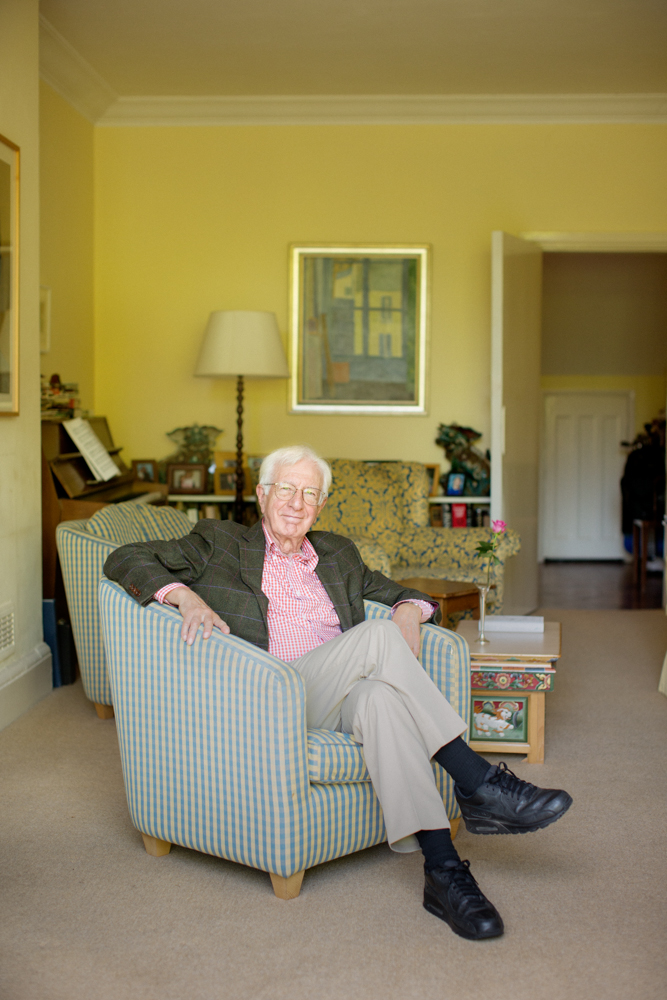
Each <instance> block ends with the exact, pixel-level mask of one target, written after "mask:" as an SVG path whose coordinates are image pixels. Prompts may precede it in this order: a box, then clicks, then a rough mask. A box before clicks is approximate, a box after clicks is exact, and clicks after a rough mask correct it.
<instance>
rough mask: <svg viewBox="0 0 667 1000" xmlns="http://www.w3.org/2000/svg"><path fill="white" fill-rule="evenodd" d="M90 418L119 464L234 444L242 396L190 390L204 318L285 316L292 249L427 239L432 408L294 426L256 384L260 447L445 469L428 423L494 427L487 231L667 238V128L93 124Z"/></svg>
mask: <svg viewBox="0 0 667 1000" xmlns="http://www.w3.org/2000/svg"><path fill="white" fill-rule="evenodd" d="M95 143H96V154H95V156H96V195H95V201H96V215H95V225H96V260H95V268H96V334H95V337H96V340H95V352H96V355H95V356H96V367H95V387H96V388H95V393H96V395H95V406H96V410H97V412H98V413H104V414H106V415H107V416H108V417H109V419H110V422H111V427H112V429H113V432H114V435H115V437H116V439H117V441H118V443H121V444H124V445H125V446H126V448H127V451H126V457H160V456H162V455H164V454H166V453H167V452H168V451H169V450H170V447H169V442H168V440H167V439H166V438H165V437H164V433H165V432H166V431H168V430H171V429H172V428H174V427H177V426H180V425H183V424H189V423H192V422H193V421H195V420H196V421H199V422H210V423H215V424H217V425H218V426H220V427H223V428H224V429H225V434H224V435H223V437H222V438H221V439H220V446H221V447H224V448H232V447H233V441H234V386H233V384H232V383H231V382H222V381H220V382H214V381H208V380H199V379H197V380H195V379H194V377H193V376H192V371H193V367H194V364H195V359H196V355H197V350H198V346H199V342H200V338H201V335H202V331H203V328H204V324H205V322H206V318H207V316H208V313H209V311H210V310H211V309H224V308H240V309H268V310H272V311H275V312H276V314H277V316H278V321H279V324H280V327H281V329H282V330H283V332H285V333H286V330H287V299H288V282H287V277H288V269H287V248H288V244H289V243H290V242H292V241H314V242H319V241H325V242H330V243H335V242H343V243H344V242H351V243H354V242H366V241H368V242H402V241H405V242H411V243H420V242H424V243H430V244H431V245H432V246H433V272H432V275H433V281H432V297H431V304H432V314H431V317H432V318H431V353H430V367H429V379H428V382H429V415H428V416H426V417H409V416H405V417H400V416H399V417H393V416H386V417H364V416H361V417H359V416H340V417H338V416H336V417H331V416H310V415H289V414H288V413H287V407H286V392H287V390H286V385H285V384H284V383H266V382H263V383H255V384H252V383H250V384H249V386H248V392H247V418H246V441H247V444H248V447H249V449H250V450H252V451H268V450H269V449H270V448H272V447H275V446H278V445H281V444H286V443H288V442H293V441H307V442H309V443H311V444H312V445H313V446H314V447H315V448H317V449H319V450H320V451H321V452H323V453H324V454H326V455H329V456H335V455H339V456H349V457H357V458H359V457H368V458H414V459H417V460H421V461H438V460H442V457H443V456H442V451H441V449H439V448H438V447H436V446H435V445H434V444H433V438H434V436H435V432H436V427H437V424H438V423H439V422H441V421H452V420H457V421H459V422H461V423H469V424H472V425H473V426H474V427H477V428H479V429H480V430H482V431H484V433H485V435H486V437H485V440H484V441H483V442H482V444H483V445H484V446H485V445H487V444H488V443H489V442H488V431H489V365H490V356H489V355H490V350H489V343H490V334H489V296H490V290H489V256H490V254H489V246H490V233H491V230H493V229H497V228H502V229H506V230H508V231H510V232H514V233H519V232H522V231H527V230H562V231H577V230H580V231H586V230H587V231H600V230H631V231H634V230H667V187H666V186H665V184H664V164H665V153H666V152H667V128H665V127H663V126H649V125H633V126H630V125H628V126H621V125H614V126H606V125H597V126H576V125H571V126H570V125H553V126H546V125H545V126H541V125H521V126H508V125H499V126H495V125H480V126H474V125H470V126H468V125H466V126H372V127H362V126H350V127H342V126H341V127H337V126H336V127H315V126H312V127H306V126H301V127H232V128H203V127H194V128H162V127H160V128H98V129H96V135H95Z"/></svg>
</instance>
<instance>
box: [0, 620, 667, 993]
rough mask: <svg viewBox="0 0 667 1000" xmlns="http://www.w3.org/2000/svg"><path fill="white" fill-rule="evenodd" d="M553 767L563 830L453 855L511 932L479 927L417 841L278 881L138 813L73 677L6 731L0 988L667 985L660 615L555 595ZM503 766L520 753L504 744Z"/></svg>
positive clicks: (0, 760)
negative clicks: (477, 937) (443, 913)
mask: <svg viewBox="0 0 667 1000" xmlns="http://www.w3.org/2000/svg"><path fill="white" fill-rule="evenodd" d="M549 617H550V618H552V619H559V620H561V621H562V622H563V624H564V656H563V659H562V661H561V665H560V668H559V673H558V677H557V683H556V691H555V692H554V693H553V694H551V695H549V696H548V697H547V744H546V763H545V764H544V765H528V764H525V763H522V762H521V758H518V757H514V758H513V759H514V761H515V766H516V770H517V771H518V773H519V774H520V775H521V776H523V777H526V778H528V777H530V779H531V780H534V781H536V782H537V783H541V784H544V785H563V786H564V787H566V788H568V789H569V790H570V792H571V793H572V794H573V796H574V800H575V802H574V805H573V807H572V809H571V810H570V812H569V813H568V814H567V816H566V817H564V818H563V819H562V820H561V821H560V822H559V823H557V824H556V825H555V826H553V827H551V828H549V829H548V830H544V831H541V832H539V833H536V834H532V835H529V836H522V837H472V836H470V835H468V834H466V833H465V832H463V833H462V834H461V835H460V837H459V840H458V846H459V850H460V851H461V853H462V855H463V856H464V857H469V858H470V859H471V861H472V863H473V871H474V872H475V873H476V875H477V877H478V879H479V881H480V883H481V886H482V888H483V889H484V891H485V892H486V893H487V894H488V896H489V897H490V898H491V899H492V900H493V901H494V902H495V903H496V905H497V906H498V908H499V909H500V911H501V913H502V915H503V918H504V920H505V924H506V928H507V930H506V934H505V936H504V937H503V938H501V939H498V940H495V941H486V942H480V943H477V942H467V941H464V940H462V939H461V938H458V937H456V936H455V935H454V934H453V933H452V932H451V931H450V930H449V928H448V927H447V926H446V925H445V924H443V923H442V922H441V921H439V920H437V919H436V918H435V917H432V916H430V915H429V914H427V913H426V911H425V910H423V909H422V906H421V889H422V877H421V862H420V855H417V854H414V855H397V854H392V853H391V852H390V851H389V850H388V848H387V847H386V846H384V845H383V846H380V847H376V848H373V849H371V850H368V851H364V852H361V853H360V854H357V855H354V856H352V857H349V858H344V859H342V860H340V861H335V862H331V863H329V864H327V865H323V866H321V867H319V868H316V869H313V870H312V871H310V872H309V873H307V874H306V877H305V880H304V884H303V891H302V893H301V896H300V898H299V899H297V900H294V901H292V902H282V901H279V900H277V899H276V898H275V897H274V896H273V893H272V890H271V886H270V882H269V878H268V876H267V875H265V874H263V873H261V872H257V871H253V870H249V869H247V868H243V867H241V866H238V865H234V864H231V863H229V862H225V861H221V860H219V859H216V858H211V857H206V856H204V855H201V854H196V853H194V852H192V851H187V850H183V849H179V848H175V849H173V850H172V853H171V854H170V855H169V856H168V857H166V858H161V859H154V858H150V857H148V855H147V854H146V853H145V852H144V849H143V846H142V843H141V838H140V836H139V834H138V833H136V831H134V830H133V829H132V827H131V825H130V822H129V819H128V815H127V809H126V806H125V799H124V793H123V785H122V779H121V771H120V763H119V756H118V749H117V744H116V737H115V729H114V723H113V722H101V721H100V720H98V718H97V716H96V715H95V713H94V711H93V708H92V706H91V705H90V704H89V703H88V702H86V700H85V698H84V697H83V694H82V691H81V688H80V685H76V686H75V687H73V688H62V689H61V690H59V691H56V692H54V693H53V694H52V695H51V696H50V697H48V698H47V699H46V700H44V701H43V702H41V703H40V704H39V705H38V706H37V707H36V708H35V709H33V710H32V711H31V712H29V713H28V714H27V715H26V716H24V717H23V718H22V719H19V720H18V721H17V722H16V723H14V725H12V726H10V727H9V728H8V729H6V730H4V731H3V732H2V733H0V802H1V803H2V805H1V806H0V809H1V813H0V878H1V880H2V901H1V903H0V948H1V956H0V997H1V998H2V1000H149V998H150V1000H190V998H192V1000H213V998H219V997H220V998H229V1000H288V998H289V1000H302V998H303V1000H305V998H309V1000H310V998H314V997H316V998H318V1000H329V998H331V1000H333V998H340V997H344V998H346V1000H383V998H388V1000H413V998H415V1000H417V998H420V1000H421V998H423V1000H453V998H459V997H468V998H471V1000H472V998H475V1000H482V998H484V1000H487V998H494V1000H495V998H499V997H509V998H512V1000H529V998H531V1000H532V998H535V1000H664V998H665V996H666V995H667V986H666V982H667V980H666V979H665V973H666V971H667V970H666V969H665V961H664V956H665V937H666V933H667V919H666V918H667V912H666V911H667V907H666V904H665V899H666V897H667V879H666V875H667V857H666V851H665V827H666V823H667V805H666V801H665V784H666V776H667V761H666V756H667V727H666V722H667V698H665V697H664V696H663V695H660V694H658V692H657V684H658V678H659V674H660V668H661V665H662V661H663V657H664V653H665V649H666V648H667V622H666V620H665V616H664V614H663V613H662V612H660V611H561V612H551V613H550V614H549ZM510 760H511V758H510Z"/></svg>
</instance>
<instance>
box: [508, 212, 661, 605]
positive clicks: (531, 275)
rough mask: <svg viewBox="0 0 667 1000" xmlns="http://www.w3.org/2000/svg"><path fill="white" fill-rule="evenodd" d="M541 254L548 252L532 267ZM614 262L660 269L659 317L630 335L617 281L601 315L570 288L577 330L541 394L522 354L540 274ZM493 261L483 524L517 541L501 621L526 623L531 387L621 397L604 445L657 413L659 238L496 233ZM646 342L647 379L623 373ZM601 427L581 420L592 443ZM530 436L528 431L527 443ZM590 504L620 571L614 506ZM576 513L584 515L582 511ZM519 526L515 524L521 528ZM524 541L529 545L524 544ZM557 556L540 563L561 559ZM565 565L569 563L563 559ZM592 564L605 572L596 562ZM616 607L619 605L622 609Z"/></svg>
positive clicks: (533, 457) (531, 363) (534, 359)
mask: <svg viewBox="0 0 667 1000" xmlns="http://www.w3.org/2000/svg"><path fill="white" fill-rule="evenodd" d="M544 251H547V252H546V253H544V257H543V258H542V260H540V257H542V254H543V252H544ZM594 257H595V258H598V260H597V263H596V262H595V261H593V258H594ZM623 257H625V258H634V261H633V262H631V263H632V266H631V267H630V271H631V272H632V271H636V270H637V265H639V264H640V262H639V259H638V258H640V257H643V258H645V259H646V260H648V259H649V258H652V260H653V265H654V270H655V267H656V266H657V267H658V269H660V268H663V273H664V275H665V280H664V281H663V283H662V286H661V289H660V294H659V305H658V307H657V309H658V312H660V309H662V313H661V314H660V316H657V318H656V316H655V315H654V316H653V319H650V317H649V319H650V322H649V323H648V327H647V323H646V322H645V320H646V316H645V315H643V318H642V316H640V320H641V321H640V322H639V323H635V324H634V326H633V325H632V310H630V312H628V303H627V301H626V302H623V299H622V295H619V292H621V291H622V287H621V286H622V284H623V282H622V281H621V282H619V281H618V280H617V278H616V277H613V278H612V280H611V281H609V280H608V281H607V286H608V287H607V291H606V293H605V295H604V298H603V301H602V305H603V307H604V308H602V307H601V305H600V302H598V303H597V304H596V302H595V295H594V294H589V292H588V291H587V289H586V287H585V285H586V282H583V284H582V282H580V283H579V287H578V289H575V292H576V294H574V295H566V296H565V299H564V300H563V301H564V302H565V304H566V306H567V307H568V308H569V307H570V306H571V305H572V304H573V302H574V300H576V299H577V296H578V297H579V304H580V305H581V302H582V299H583V301H584V304H585V308H584V309H583V311H581V310H580V316H579V321H578V324H575V325H574V326H573V327H571V328H570V329H569V334H568V336H567V337H565V336H562V337H561V338H560V340H561V343H560V347H561V355H562V356H563V357H565V359H566V361H567V363H568V367H561V368H560V370H558V369H556V371H555V372H554V370H553V369H552V370H551V373H550V374H549V375H548V384H547V385H545V376H544V374H543V373H542V370H541V368H540V360H539V349H538V350H536V351H535V353H533V350H532V347H530V345H531V344H533V343H534V342H535V341H537V342H538V344H539V340H540V327H542V329H543V328H544V325H545V324H544V320H543V318H541V317H540V316H539V304H538V307H537V313H536V311H535V303H536V302H537V303H539V301H540V296H541V285H542V279H543V272H544V271H545V270H546V269H547V268H548V267H549V266H550V264H551V263H552V262H553V261H554V258H561V261H562V260H563V259H566V262H567V265H568V267H570V269H571V265H572V264H574V262H575V259H576V258H579V259H580V260H581V259H586V260H587V261H588V262H589V263H590V264H591V266H592V264H595V263H596V266H598V268H599V269H600V270H601V271H604V269H605V267H606V264H611V265H612V267H611V270H610V273H612V272H613V271H614V269H616V270H618V267H619V266H622V261H621V258H623ZM531 261H532V262H531ZM492 262H493V276H492V279H493V280H492V384H491V395H492V406H491V415H492V420H491V425H492V442H491V444H492V447H491V451H492V456H493V458H492V501H491V502H492V511H493V514H492V516H493V517H496V518H498V517H501V518H502V519H503V520H506V521H507V522H508V524H509V526H510V527H517V528H518V529H519V530H520V532H521V535H522V549H523V552H522V553H521V556H522V557H523V558H518V559H513V560H511V563H516V565H510V564H508V573H507V588H506V608H505V613H515V614H516V613H524V614H525V613H526V612H527V611H528V610H529V605H532V608H535V607H537V605H538V602H539V594H538V579H539V573H538V564H537V563H538V558H539V559H540V560H543V559H544V550H543V549H542V548H540V547H538V525H540V521H541V518H540V517H538V513H541V512H542V508H543V507H544V506H545V503H544V501H545V499H546V497H545V488H544V480H543V478H542V476H541V475H540V468H541V470H542V472H544V451H545V448H544V447H543V444H544V443H545V442H544V437H543V436H542V437H540V436H539V434H538V433H537V428H539V427H542V429H543V430H542V433H543V432H544V428H545V427H546V423H547V421H544V420H543V414H542V413H541V408H542V405H543V403H542V398H541V392H540V387H541V386H542V387H543V388H545V389H547V390H563V389H569V390H570V391H572V390H577V391H578V392H579V391H583V392H589V391H590V390H591V389H593V388H595V390H597V393H598V394H599V392H600V390H605V391H607V392H610V391H612V390H616V391H622V392H623V393H624V394H625V397H626V413H625V419H623V414H620V415H619V414H616V415H615V416H611V418H610V420H607V428H606V431H607V438H610V436H614V437H616V436H617V430H619V429H621V426H622V424H623V423H625V424H626V428H627V430H626V433H625V434H623V433H622V434H621V435H620V437H619V438H618V440H619V441H620V440H622V439H626V440H627V439H630V440H631V439H632V437H633V436H634V433H635V431H636V430H637V427H638V425H639V426H641V423H643V422H644V421H645V420H650V419H651V418H652V417H654V416H656V415H657V411H658V409H660V408H663V407H664V405H665V371H666V360H667V358H666V356H665V351H666V350H667V337H666V336H665V332H666V330H667V295H665V290H667V234H665V233H648V234H632V233H626V234H623V233H603V234H590V233H588V234H587V233H526V234H522V236H521V237H513V236H509V235H508V234H504V233H501V232H497V233H494V235H493V243H492ZM619 262H620V264H619ZM640 269H641V268H640ZM566 270H567V267H566ZM589 270H590V267H589ZM649 270H650V268H649ZM582 271H583V272H585V271H586V268H585V267H584V268H583V269H582ZM654 283H655V282H654ZM646 301H647V300H646V297H645V296H644V294H643V292H642V294H641V296H640V299H639V304H640V309H639V310H638V311H636V315H640V314H641V313H642V311H643V313H645V311H646V310H645V306H646ZM654 301H655V299H654ZM651 308H653V306H651ZM566 311H567V310H566ZM654 312H655V309H654ZM561 318H562V317H561ZM619 323H620V326H621V327H622V326H623V324H625V327H626V329H625V333H622V331H619V329H617V327H619ZM596 324H597V330H596V332H595V337H597V342H596V340H595V337H593V338H591V331H592V328H593V327H594V326H595V325H596ZM649 328H650V329H649ZM651 329H652V331H653V332H651ZM531 330H532V333H531ZM647 330H648V334H647ZM656 330H657V331H658V332H657V333H656ZM621 334H622V335H621ZM647 335H648V340H649V341H650V340H651V337H653V339H654V341H655V342H656V343H659V348H658V350H657V352H655V354H654V357H653V359H652V360H651V361H650V362H649V363H648V371H650V372H651V376H645V374H642V373H641V372H639V373H637V372H636V371H634V372H633V370H632V366H633V364H634V363H635V362H636V360H637V358H638V357H639V356H642V357H643V358H644V362H646V351H645V350H644V348H645V346H646V338H647ZM531 336H532V338H533V339H532V340H531ZM624 338H625V339H624ZM642 345H643V346H642ZM619 352H620V353H619ZM543 354H544V351H543ZM575 357H576V358H577V366H576V367H574V368H572V367H569V362H570V361H571V360H572V359H573V358H575ZM628 359H629V360H628ZM552 360H553V358H552ZM600 362H601V363H602V367H598V368H597V370H596V369H595V367H592V366H593V365H594V364H599V363H600ZM587 365H588V367H586V366H587ZM613 366H615V367H613ZM645 371H646V369H645ZM635 376H636V378H637V379H639V381H640V382H641V383H642V384H641V385H640V386H639V388H638V390H637V391H636V393H635V396H636V411H637V412H636V418H637V419H636V423H635V426H634V427H633V421H632V415H631V413H630V414H628V412H627V411H628V405H627V401H629V400H630V399H631V396H630V393H631V392H632V391H634V383H633V382H632V378H633V377H635ZM568 379H569V383H568ZM628 379H629V382H630V383H631V384H629V382H628ZM642 379H643V381H642ZM554 380H555V383H556V384H554ZM651 380H652V390H651V392H648V391H647V390H646V384H647V382H648V381H651ZM657 383H660V385H661V387H662V388H661V393H662V395H661V396H660V397H659V398H658V399H657V400H653V403H652V404H651V405H652V409H651V412H644V411H646V410H647V405H646V404H647V398H648V396H651V394H652V395H653V396H655V395H656V392H655V386H656V384H657ZM654 404H655V405H654ZM531 407H532V409H531ZM630 409H631V407H630ZM529 410H530V413H529V412H528V411H529ZM530 414H532V416H531V415H530ZM561 416H562V414H561ZM580 416H583V415H581V414H580ZM609 416H610V415H608V417H609ZM600 420H601V421H602V425H604V423H605V420H604V417H601V418H599V419H598V418H597V417H596V418H594V419H593V420H592V421H589V423H592V424H593V425H595V423H596V421H597V423H598V426H597V428H595V427H593V428H590V429H591V432H592V433H593V435H595V434H597V435H598V437H599V436H600V435H602V437H603V438H604V430H605V428H604V426H601V425H600ZM533 427H535V429H536V431H535V433H534V434H533V432H532V428H533ZM584 450H585V448H584ZM580 452H581V449H580ZM517 457H518V458H519V459H520V461H518V462H517V461H516V460H515V459H516V458H517ZM616 462H617V464H618V466H619V467H622V466H621V457H620V456H619V455H618V454H617V455H616ZM605 464H606V466H607V468H608V470H609V466H613V464H614V462H613V460H612V461H611V462H609V461H606V463H605V460H604V459H599V460H598V468H600V467H602V468H604V466H605ZM582 466H583V467H584V468H585V467H586V462H582V460H581V454H580V455H579V457H578V459H577V460H575V461H574V462H572V461H571V462H570V472H571V471H572V468H574V469H575V471H576V469H577V468H581V467H582ZM611 476H612V473H611V471H608V474H606V475H603V478H606V479H607V480H610V481H611V482H612V483H613V479H611ZM613 476H614V477H616V476H618V477H619V478H620V475H619V469H618V468H617V469H616V471H614V472H613ZM554 478H555V477H554V475H553V470H552V475H551V478H550V486H552V485H553V482H554ZM592 479H593V477H592V476H589V481H588V484H584V486H585V489H584V491H583V493H584V495H588V496H589V503H588V505H584V506H587V507H588V509H589V510H591V509H592V508H593V507H594V506H595V504H591V503H590V495H591V487H592V486H594V483H593V482H592ZM493 480H495V482H494V481H493ZM559 482H560V483H561V484H562V485H563V488H564V487H565V485H566V484H565V481H564V480H563V479H562V478H561V479H560V480H559ZM538 484H539V487H540V488H539V489H538ZM569 490H570V494H574V495H575V496H576V495H581V493H582V491H581V490H580V489H579V485H578V484H575V485H574V486H573V484H572V482H570V484H569ZM615 494H616V501H615V503H616V504H618V501H619V496H618V479H617V486H616V488H615ZM533 498H534V499H533ZM596 502H597V507H598V513H599V512H600V503H602V512H603V515H604V517H605V519H606V521H607V522H608V525H611V524H612V522H613V531H609V530H607V529H605V530H601V531H599V532H598V534H599V535H600V536H601V537H600V538H598V540H597V541H598V542H599V543H600V544H601V543H602V541H603V539H605V537H606V542H605V544H607V543H608V544H607V548H606V551H605V552H604V555H603V556H602V558H603V559H606V560H608V561H609V562H608V568H610V564H611V561H612V560H613V559H617V560H619V562H618V563H617V568H618V569H620V570H623V563H622V562H620V559H621V558H622V554H623V553H622V550H621V552H619V549H618V543H619V532H618V525H619V520H620V516H619V515H620V511H618V509H616V510H615V509H614V504H613V503H609V502H608V500H607V502H606V504H605V503H604V501H603V500H602V499H601V498H600V497H599V496H598V498H597V501H596ZM581 506H582V505H581V503H580V507H581ZM583 513H584V514H585V511H584V512H583ZM519 520H521V522H522V524H521V527H520V526H519ZM584 520H585V517H584ZM589 520H590V517H589ZM580 534H581V532H580V531H579V535H580ZM524 539H525V541H526V542H527V543H528V544H524ZM584 548H585V547H584ZM561 553H562V550H561ZM561 553H557V554H555V555H553V556H550V557H549V556H548V557H547V558H566V556H564V555H563V554H561ZM600 557H601V553H600V548H599V547H598V548H594V547H593V546H589V547H588V551H582V547H581V546H580V547H579V548H578V550H577V551H576V555H575V558H579V559H583V560H585V562H586V563H588V564H589V567H588V568H589V570H593V563H594V562H595V561H596V560H598V559H600ZM569 558H570V559H571V558H573V556H572V555H570V556H569ZM519 563H521V565H519ZM599 565H600V566H601V567H602V568H603V569H604V563H600V564H599ZM543 568H544V562H542V563H541V566H540V567H539V569H540V571H541V570H543ZM615 606H628V605H627V603H625V604H620V605H618V604H617V605H615ZM510 608H511V610H510Z"/></svg>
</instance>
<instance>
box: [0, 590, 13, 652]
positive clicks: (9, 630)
mask: <svg viewBox="0 0 667 1000" xmlns="http://www.w3.org/2000/svg"><path fill="white" fill-rule="evenodd" d="M13 648H14V610H13V608H12V606H11V604H10V603H7V604H3V605H0V660H3V659H4V658H5V656H9V654H10V653H11V651H12V649H13Z"/></svg>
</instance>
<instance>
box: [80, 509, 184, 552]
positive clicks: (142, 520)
mask: <svg viewBox="0 0 667 1000" xmlns="http://www.w3.org/2000/svg"><path fill="white" fill-rule="evenodd" d="M87 530H88V531H89V532H90V533H91V534H93V535H97V536H98V537H99V538H105V539H107V541H109V542H116V543H117V544H118V545H129V544H130V542H150V541H152V540H153V539H155V538H160V539H162V540H164V541H169V540H170V539H172V538H183V536H184V535H188V534H189V533H190V531H191V530H192V522H191V521H189V520H188V518H187V516H186V515H185V514H183V513H182V512H181V511H180V510H175V508H174V507H154V506H152V505H151V504H146V503H132V502H128V503H116V504H109V506H108V507H103V508H102V510H98V511H97V512H96V513H95V514H93V516H92V517H91V518H90V520H89V521H88V523H87Z"/></svg>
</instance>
